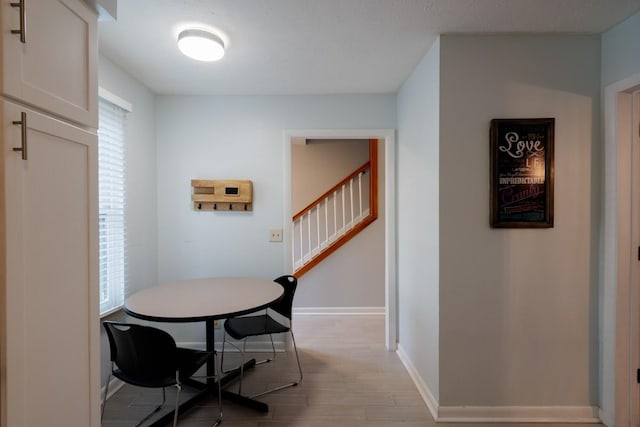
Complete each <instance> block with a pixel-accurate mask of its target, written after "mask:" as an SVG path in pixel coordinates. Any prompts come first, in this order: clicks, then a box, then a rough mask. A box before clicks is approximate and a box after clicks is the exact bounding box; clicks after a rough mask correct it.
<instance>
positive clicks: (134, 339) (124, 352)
mask: <svg viewBox="0 0 640 427" xmlns="http://www.w3.org/2000/svg"><path fill="white" fill-rule="evenodd" d="M103 325H104V327H105V329H106V331H107V337H108V338H109V347H110V350H111V373H110V374H109V378H108V379H107V385H106V390H105V398H104V403H103V404H102V414H104V407H105V405H106V401H107V393H108V392H109V382H110V381H111V376H114V377H116V378H119V379H120V380H122V381H124V382H125V383H128V384H133V385H135V386H138V387H149V388H162V403H161V404H160V405H159V406H158V407H156V408H155V409H154V410H153V411H152V412H151V413H149V414H148V415H147V416H146V417H144V418H143V419H142V420H140V422H139V423H138V424H136V426H139V425H140V424H142V422H144V421H145V420H147V419H148V418H149V417H151V416H152V415H153V414H154V413H156V412H158V411H159V410H160V409H161V408H162V407H163V406H164V404H165V401H166V395H165V388H166V387H168V386H175V387H176V388H177V393H176V394H177V395H176V406H175V412H174V416H173V426H174V427H175V426H176V424H177V422H178V407H179V403H180V391H181V389H182V384H183V381H184V380H187V379H188V378H191V377H193V375H194V374H195V373H196V371H197V370H198V369H200V368H201V367H202V366H203V365H204V364H205V363H207V361H209V360H210V359H211V358H212V357H213V361H214V364H216V353H215V352H213V351H201V350H192V349H187V348H180V347H177V346H176V342H175V341H174V339H173V337H172V336H171V335H169V334H168V333H167V332H165V331H163V330H160V329H157V328H153V327H150V326H143V325H137V324H131V323H124V322H112V321H105V322H103ZM216 365H217V364H216ZM217 371H218V369H217V367H216V372H217ZM216 377H217V375H216ZM217 383H218V409H219V412H220V413H219V416H218V419H217V420H216V422H215V424H214V426H216V425H218V424H220V422H221V421H222V403H221V391H220V381H217Z"/></svg>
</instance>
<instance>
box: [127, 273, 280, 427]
mask: <svg viewBox="0 0 640 427" xmlns="http://www.w3.org/2000/svg"><path fill="white" fill-rule="evenodd" d="M283 294H284V288H283V287H282V285H280V284H279V283H277V282H274V281H273V280H269V279H263V278H257V277H210V278H204V279H189V280H180V281H175V282H170V283H164V284H161V285H156V286H152V287H149V288H146V289H143V290H141V291H139V292H136V293H135V294H133V295H131V296H129V297H128V298H127V299H126V300H125V303H124V311H125V313H127V314H129V315H130V316H133V317H136V318H138V319H143V320H148V321H154V322H205V336H206V349H207V350H208V351H214V350H215V340H214V337H215V334H214V332H215V321H216V320H219V319H226V318H228V317H233V316H241V315H244V314H250V313H252V312H256V311H260V310H262V309H264V308H266V307H268V306H269V305H270V304H271V303H273V302H275V301H277V300H278V299H280V298H281V297H282V295H283ZM253 366H255V359H251V360H249V361H247V362H246V363H245V365H244V370H245V372H246V370H248V369H250V368H252V367H253ZM214 373H215V366H213V361H210V362H209V363H207V375H208V376H211V375H213V374H214ZM239 373H240V368H238V369H236V370H234V371H231V372H228V373H225V375H224V376H223V377H221V378H220V379H219V381H220V384H221V385H222V386H224V385H225V384H227V383H229V382H231V381H232V380H233V379H235V378H237V376H238V375H239ZM189 385H191V386H193V387H195V388H197V389H199V390H200V393H198V394H195V395H194V396H193V397H192V398H191V399H188V400H187V401H185V402H184V403H182V404H181V405H180V412H181V413H182V412H183V411H186V410H188V409H189V408H191V407H193V406H195V405H197V404H198V402H199V401H201V400H202V399H203V398H205V397H206V396H209V395H210V393H211V392H215V391H216V390H217V384H216V382H214V381H212V380H208V381H207V384H202V383H199V382H198V381H195V380H191V381H189ZM223 397H224V398H226V399H228V400H231V401H233V402H235V403H238V404H241V405H244V406H247V407H249V408H252V409H255V410H257V411H260V412H268V411H269V406H268V405H267V404H266V403H264V402H261V401H258V400H255V399H251V398H249V397H246V396H242V395H239V394H237V393H233V392H231V391H228V390H223ZM172 417H173V411H171V412H169V413H167V414H165V415H163V416H162V417H160V418H159V419H157V420H155V421H154V422H153V423H151V424H150V427H159V426H163V425H165V424H166V423H167V422H168V421H169V420H171V419H172Z"/></svg>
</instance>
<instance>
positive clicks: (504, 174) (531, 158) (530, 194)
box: [490, 118, 555, 228]
mask: <svg viewBox="0 0 640 427" xmlns="http://www.w3.org/2000/svg"><path fill="white" fill-rule="evenodd" d="M554 131H555V119H554V118H536V119H493V120H491V127H490V146H491V148H490V152H491V183H490V185H491V212H490V223H491V227H493V228H551V227H553V180H554V160H553V157H554Z"/></svg>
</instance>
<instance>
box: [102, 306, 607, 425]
mask: <svg viewBox="0 0 640 427" xmlns="http://www.w3.org/2000/svg"><path fill="white" fill-rule="evenodd" d="M294 333H295V336H296V340H297V344H298V352H299V354H300V361H301V364H302V370H303V373H304V380H303V381H302V383H301V384H300V385H298V386H297V387H290V388H288V389H285V390H281V391H277V392H275V393H271V394H268V395H265V396H262V397H261V398H260V399H261V400H262V401H264V402H265V403H267V404H269V412H268V413H260V412H256V411H252V410H250V409H247V408H244V407H241V406H238V405H235V404H233V403H230V402H228V401H224V402H223V413H224V420H223V422H222V424H221V427H279V426H295V427H320V426H336V427H364V426H367V427H435V426H436V425H437V426H438V427H461V426H462V425H463V424H460V423H439V424H436V423H435V422H434V421H433V419H432V417H431V415H430V414H429V410H428V409H427V407H426V405H425V403H424V402H423V400H422V398H421V397H420V394H419V393H418V391H417V389H416V387H415V385H414V384H413V382H412V381H411V378H410V377H409V375H408V374H407V372H406V370H405V368H404V366H403V365H402V363H401V362H400V360H399V359H398V356H397V355H396V354H395V353H393V352H388V351H387V350H386V349H385V347H384V318H383V317H382V316H306V315H305V316H298V317H296V318H295V319H294ZM258 357H259V358H260V355H258ZM228 360H229V359H227V360H225V365H226V363H227V361H228ZM296 375H297V369H296V365H295V357H294V353H293V351H289V352H287V353H278V356H277V357H276V360H275V361H274V362H273V363H270V364H264V365H259V366H257V367H256V368H255V369H253V370H252V371H251V372H249V373H247V375H246V377H245V382H244V383H243V391H246V392H248V393H251V392H252V391H253V390H261V389H264V387H268V386H270V384H271V385H273V384H278V382H279V381H281V379H282V378H291V379H292V380H293V379H295V377H296ZM229 387H232V388H235V387H236V385H233V384H232V385H230V386H229ZM172 389H173V388H170V389H167V402H168V405H167V406H168V407H172V405H173V402H174V400H173V398H174V396H175V394H173V390H172ZM160 400H161V392H160V391H159V390H148V389H140V388H135V387H131V386H124V387H123V388H122V389H120V390H119V391H118V392H117V393H116V394H115V395H114V396H113V397H112V398H111V399H109V401H108V402H107V406H106V409H105V415H104V420H103V424H102V425H103V427H123V426H132V425H134V424H135V422H136V421H137V420H139V419H140V418H142V417H143V416H144V415H145V414H146V413H148V412H149V411H150V410H151V409H152V408H153V406H154V405H157V404H158V403H159V402H160ZM216 416H217V402H216V400H215V399H214V398H213V397H212V398H211V399H210V400H208V401H205V402H203V403H202V405H201V406H197V407H195V408H193V409H191V410H190V411H188V412H187V413H185V414H183V415H181V416H180V418H179V420H178V425H179V426H181V427H205V426H211V425H212V423H213V421H214V420H215V418H216ZM169 425H170V424H169ZM490 425H493V424H464V426H466V427H488V426H490ZM496 425H499V427H510V426H514V425H512V424H505V423H500V424H496ZM517 426H518V427H531V426H535V427H540V426H541V424H529V425H525V424H518V425H517ZM544 426H545V427H550V426H553V427H560V425H558V424H554V425H551V424H544ZM585 426H588V427H594V426H598V425H597V424H596V425H594V424H587V425H585ZM570 427H582V426H581V425H580V424H570ZM600 427H601V426H600Z"/></svg>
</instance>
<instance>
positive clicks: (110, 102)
mask: <svg viewBox="0 0 640 427" xmlns="http://www.w3.org/2000/svg"><path fill="white" fill-rule="evenodd" d="M123 107H124V108H123ZM130 110H131V108H130V106H129V105H128V103H126V101H122V100H120V99H119V98H118V97H116V96H114V95H111V94H109V93H108V92H106V91H103V90H102V89H101V90H100V99H99V123H98V225H99V242H100V260H99V263H100V313H101V314H107V313H110V312H112V311H114V310H116V309H117V308H119V307H120V306H121V305H122V303H123V302H124V293H125V286H126V282H127V223H126V183H125V160H126V159H125V145H124V144H125V140H124V138H125V121H126V116H127V112H128V111H130Z"/></svg>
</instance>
